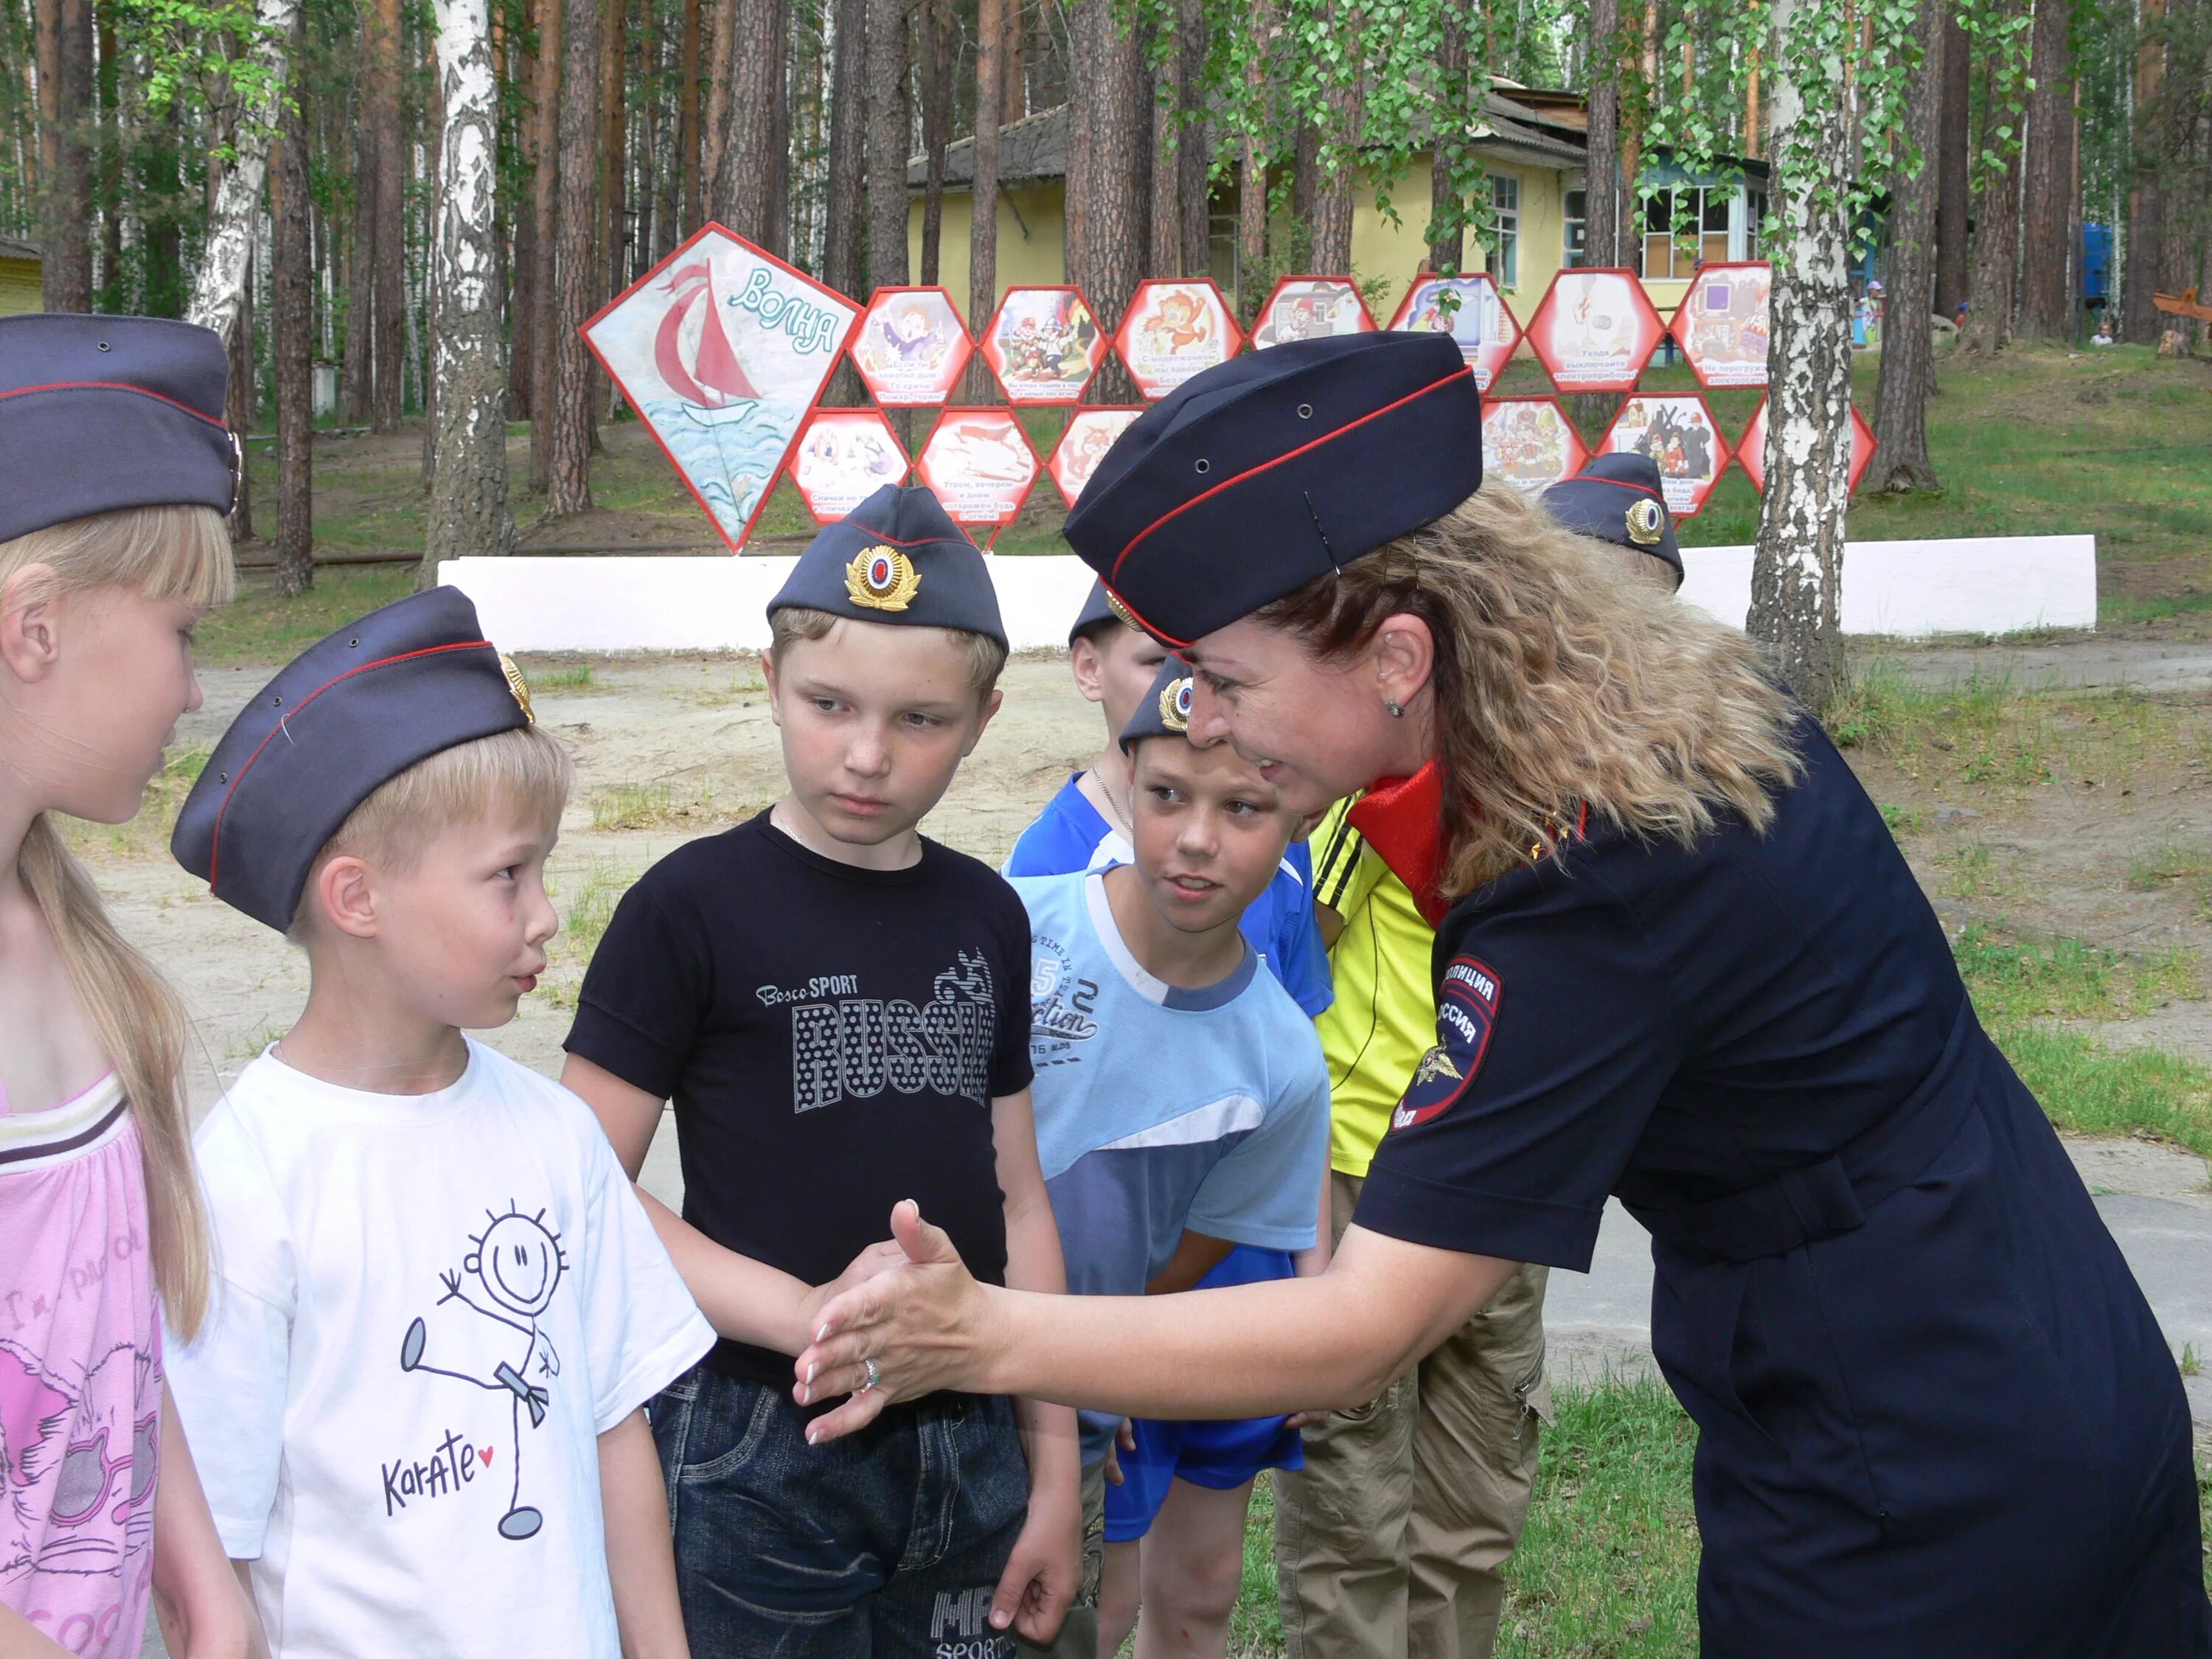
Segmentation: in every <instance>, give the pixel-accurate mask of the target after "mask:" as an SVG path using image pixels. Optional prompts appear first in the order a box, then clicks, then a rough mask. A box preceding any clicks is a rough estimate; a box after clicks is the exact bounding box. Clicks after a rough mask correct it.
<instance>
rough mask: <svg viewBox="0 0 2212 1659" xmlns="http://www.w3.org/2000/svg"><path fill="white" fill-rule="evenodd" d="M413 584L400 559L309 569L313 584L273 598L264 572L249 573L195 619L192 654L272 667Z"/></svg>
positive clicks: (205, 660)
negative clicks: (231, 593)
mask: <svg viewBox="0 0 2212 1659" xmlns="http://www.w3.org/2000/svg"><path fill="white" fill-rule="evenodd" d="M414 590H415V567H414V566H412V565H405V564H401V565H371V566H368V567H366V568H342V567H327V568H324V569H321V570H318V571H317V572H316V573H315V585H314V586H313V588H311V589H309V590H308V591H307V592H305V593H303V594H301V596H300V597H299V598H297V599H279V598H278V597H277V595H276V588H275V586H273V585H272V583H271V582H270V578H269V577H268V576H267V575H265V574H261V573H258V572H256V573H251V574H246V575H244V576H243V577H242V578H241V580H240V583H239V594H238V598H237V599H235V600H234V601H233V602H232V603H231V604H229V605H226V606H224V607H223V608H222V610H220V611H210V612H209V613H208V615H207V616H205V617H203V618H202V619H201V621H200V625H199V629H198V632H197V635H196V636H195V642H194V644H193V647H192V655H193V658H194V659H195V660H196V661H197V662H198V663H199V664H200V665H202V666H204V667H210V668H229V667H236V666H240V665H261V664H267V665H270V667H272V668H273V667H275V666H276V665H277V664H280V663H283V662H286V661H289V659H292V658H293V657H295V656H297V655H298V654H299V653H301V652H302V651H304V650H306V649H307V647H309V646H311V645H313V643H314V642H315V641H317V640H319V639H320V638H322V637H323V635H325V634H328V633H331V632H332V631H333V630H334V629H338V628H340V627H342V626H343V625H344V624H345V623H349V622H351V621H353V620H354V619H355V618H356V617H365V616H367V615H368V613H369V612H370V611H374V610H375V609H376V608H377V607H378V606H380V605H390V604H391V603H392V601H393V600H394V599H404V597H406V595H408V594H409V593H411V592H414Z"/></svg>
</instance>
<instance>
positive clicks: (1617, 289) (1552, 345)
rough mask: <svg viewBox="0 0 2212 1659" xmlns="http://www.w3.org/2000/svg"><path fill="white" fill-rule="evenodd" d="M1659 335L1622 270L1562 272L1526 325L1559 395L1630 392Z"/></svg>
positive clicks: (1646, 303)
mask: <svg viewBox="0 0 2212 1659" xmlns="http://www.w3.org/2000/svg"><path fill="white" fill-rule="evenodd" d="M1664 332H1665V328H1664V325H1662V323H1661V322H1660V320H1659V313H1657V312H1656V310H1654V309H1653V308H1652V305H1651V301H1650V299H1649V298H1648V297H1646V295H1645V294H1644V285H1643V283H1639V282H1638V281H1637V279H1636V277H1635V276H1634V274H1633V273H1632V272H1630V271H1626V270H1563V271H1561V272H1560V273H1559V275H1558V276H1555V277H1553V279H1552V286H1551V287H1550V288H1549V289H1547V290H1546V291H1545V294H1544V299H1543V302H1542V303H1541V305H1539V306H1538V307H1536V314H1535V316H1534V318H1533V319H1531V320H1530V322H1529V325H1528V344H1529V346H1530V348H1531V349H1533V350H1534V352H1535V354H1536V356H1537V358H1538V359H1539V361H1541V362H1542V363H1543V365H1544V368H1545V369H1546V371H1547V373H1548V374H1550V375H1551V377H1552V384H1553V386H1557V387H1558V388H1559V390H1560V391H1562V392H1632V391H1633V390H1635V387H1636V377H1637V376H1638V374H1642V373H1643V372H1644V364H1645V363H1646V362H1649V361H1650V356H1651V353H1652V350H1653V349H1654V348H1656V346H1657V345H1658V343H1659V337H1660V336H1661V335H1662V333H1664Z"/></svg>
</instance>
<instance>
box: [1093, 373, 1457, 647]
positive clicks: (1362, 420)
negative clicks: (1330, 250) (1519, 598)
mask: <svg viewBox="0 0 2212 1659" xmlns="http://www.w3.org/2000/svg"><path fill="white" fill-rule="evenodd" d="M1473 374H1474V365H1473V364H1471V363H1462V364H1461V365H1460V367H1459V368H1457V369H1456V370H1455V371H1454V372H1453V373H1451V374H1447V375H1445V376H1444V377H1443V379H1442V380H1432V381H1431V382H1430V383H1429V384H1428V385H1426V386H1423V387H1421V389H1420V390H1419V391H1418V392H1407V394H1406V395H1405V396H1404V397H1402V398H1397V399H1395V401H1393V402H1390V403H1387V404H1383V407H1382V408H1380V409H1370V410H1368V411H1367V413H1365V414H1364V415H1362V416H1360V417H1359V418H1358V420H1356V421H1346V422H1345V423H1344V424H1343V425H1342V426H1340V427H1338V428H1336V429H1335V430H1334V431H1333V432H1324V433H1322V435H1321V436H1320V437H1318V438H1316V439H1313V440H1312V441H1310V442H1307V443H1303V444H1300V445H1299V446H1298V447H1297V448H1296V449H1291V450H1285V452H1284V453H1281V454H1280V455H1278V456H1275V457H1274V458H1273V459H1271V460H1265V461H1262V462H1261V463H1260V465H1257V466H1248V467H1246V468H1245V469H1244V471H1242V472H1239V473H1238V474H1237V475H1236V477H1231V478H1224V479H1223V480H1222V481H1221V482H1220V483H1218V484H1216V485H1214V486H1213V488H1212V489H1208V490H1205V491H1202V492H1201V493H1200V494H1198V495H1194V496H1192V497H1191V498H1190V499H1189V500H1188V501H1184V502H1182V504H1181V505H1180V506H1177V507H1170V508H1169V509H1168V511H1166V512H1165V513H1161V514H1160V516H1159V517H1158V518H1157V519H1155V520H1152V523H1150V524H1148V525H1146V526H1145V527H1144V528H1143V529H1142V530H1139V532H1137V533H1136V534H1135V535H1133V536H1132V537H1131V538H1129V540H1128V544H1127V546H1125V547H1123V548H1122V550H1121V552H1119V553H1118V554H1116V555H1115V557H1114V568H1113V569H1112V570H1111V571H1110V572H1109V573H1108V574H1110V575H1115V576H1118V575H1120V574H1121V561H1122V560H1124V559H1126V558H1127V557H1128V556H1129V555H1130V554H1131V553H1132V552H1133V551H1135V550H1136V546H1137V544H1138V543H1139V542H1140V541H1142V540H1144V539H1145V538H1146V537H1147V536H1149V535H1151V534H1152V532H1154V531H1155V530H1158V528H1159V527H1160V526H1162V525H1164V524H1165V523H1166V522H1167V521H1168V520H1170V519H1172V518H1174V517H1176V514H1178V513H1188V512H1189V511H1190V509H1191V508H1193V507H1196V506H1197V505H1198V504H1199V503H1200V501H1206V500H1208V499H1209V498H1211V497H1212V496H1215V495H1219V494H1220V493H1221V492H1222V491H1223V490H1225V489H1231V488H1233V487H1235V486H1236V485H1237V484H1241V483H1243V482H1244V480H1245V479H1247V478H1249V477H1255V475H1257V474H1259V473H1261V472H1265V471H1267V470H1268V469H1269V468H1270V467H1276V466H1280V465H1283V464H1284V463H1285V461H1294V460H1296V459H1297V458H1298V457H1299V456H1301V455H1303V454H1304V453H1306V452H1307V451H1308V450H1310V449H1318V448H1320V447H1322V445H1323V444H1325V443H1333V442H1334V441H1336V440H1337V439H1339V438H1341V437H1342V436H1343V435H1345V434H1346V433H1347V432H1349V431H1351V430H1352V428H1355V427H1362V426H1365V425H1366V424H1367V422H1370V421H1373V420H1379V419H1381V418H1382V417H1383V416H1385V415H1388V414H1389V412H1390V411H1391V410H1394V409H1400V408H1402V407H1404V406H1405V405H1406V404H1410V403H1412V402H1413V400H1414V399H1415V398H1425V397H1427V396H1428V395H1429V393H1431V392H1434V391H1436V390H1437V388H1438V387H1439V386H1449V385H1450V384H1451V383H1452V382H1453V381H1454V380H1458V379H1459V378H1460V377H1461V376H1462V375H1467V376H1470V377H1471V376H1472V375H1473ZM1146 626H1147V627H1150V626H1151V624H1150V623H1147V624H1146ZM1153 631H1154V632H1155V633H1158V629H1154V630H1153ZM1160 637H1161V638H1162V639H1164V640H1167V641H1170V643H1178V642H1179V641H1176V640H1175V637H1174V635H1170V634H1162V635H1160Z"/></svg>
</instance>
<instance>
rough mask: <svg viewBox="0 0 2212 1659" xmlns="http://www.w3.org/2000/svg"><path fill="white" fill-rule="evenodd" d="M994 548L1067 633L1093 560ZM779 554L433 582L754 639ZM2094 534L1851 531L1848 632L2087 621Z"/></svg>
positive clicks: (643, 625) (1712, 569)
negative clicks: (1904, 535)
mask: <svg viewBox="0 0 2212 1659" xmlns="http://www.w3.org/2000/svg"><path fill="white" fill-rule="evenodd" d="M1751 556H1752V550H1751V549H1749V548H1748V547H1692V548H1685V549H1684V550H1683V560H1684V562H1685V564H1686V566H1687V568H1688V571H1689V574H1688V578H1687V580H1686V581H1685V582H1684V584H1683V586H1682V598H1683V599H1684V600H1685V601H1686V602H1687V603H1689V604H1692V605H1698V606H1699V607H1701V608H1702V609H1704V610H1705V611H1710V612H1711V613H1712V614H1713V615H1714V616H1716V617H1719V618H1720V619H1721V620H1722V621H1723V622H1727V623H1732V624H1734V625H1735V626H1736V627H1739V628H1741V626H1742V625H1743V622H1744V618H1745V616H1746V615H1747V613H1748V611H1750V609H1751ZM987 557H988V558H989V563H990V567H991V574H992V580H994V582H995V583H996V584H997V585H998V590H999V609H1000V614H1001V615H1002V616H1003V617H1004V618H1005V620H1006V632H1007V635H1008V637H1009V638H1010V639H1011V641H1012V644H1013V647H1014V648H1015V649H1016V650H1018V651H1022V650H1030V649H1034V648H1036V647H1058V646H1060V645H1063V644H1065V643H1066V639H1067V626H1068V623H1071V622H1073V620H1074V618H1075V615H1076V612H1077V611H1079V610H1080V609H1081V608H1082V605H1083V600H1084V597H1085V594H1086V593H1088V592H1089V591H1090V587H1091V572H1090V570H1089V569H1088V568H1086V567H1085V565H1084V564H1083V562H1081V561H1080V560H1079V559H1077V558H1075V557H1074V556H1073V555H1060V556H1038V557H1027V556H1009V557H1005V558H1000V557H997V556H987ZM794 562H795V561H794V560H793V559H791V558H788V557H754V556H746V557H744V558H729V557H725V556H720V555H716V556H712V557H708V558H671V559H653V558H620V557H605V558H599V557H580V558H550V559H548V558H530V557H516V558H506V559H454V560H451V561H449V562H447V564H446V565H445V566H444V568H443V571H442V580H445V581H447V582H448V583H451V584H452V585H453V586H457V587H459V588H460V589H462V590H463V591H464V592H466V593H467V594H468V596H469V597H470V598H471V599H473V600H475V601H476V605H477V614H478V615H479V616H480V617H482V618H483V626H484V632H485V633H486V634H487V635H489V637H490V638H492V639H493V640H495V641H498V642H499V644H500V645H501V647H503V648H505V649H507V650H509V651H609V652H613V651H727V650H758V649H760V648H761V647H763V646H765V645H766V644H767V643H768V637H769V636H768V618H767V616H766V614H765V613H766V610H767V605H768V602H769V599H772V598H773V597H774V596H775V592H776V590H777V589H778V588H780V587H781V586H783V583H784V579H785V578H786V577H787V576H788V575H790V574H791V568H792V565H793V563H794ZM2096 623H2097V542H2096V538H2095V537H2093V536H2013V537H1969V538H1958V539H1954V540H1948V541H1917V542H1855V543H1853V544H1851V545H1850V548H1849V549H1848V550H1846V552H1845V554H1844V632H1845V633H1847V634H1889V635H1902V636H1906V637H1910V636H1913V635H1927V634H2011V633H2018V632H2020V631H2021V630H2022V629H2032V628H2094V627H2095V626H2096Z"/></svg>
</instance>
